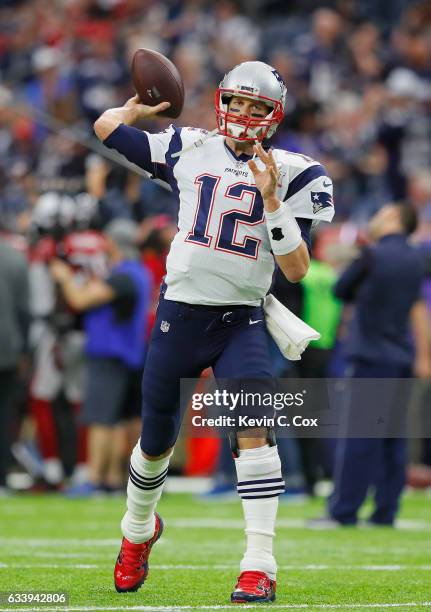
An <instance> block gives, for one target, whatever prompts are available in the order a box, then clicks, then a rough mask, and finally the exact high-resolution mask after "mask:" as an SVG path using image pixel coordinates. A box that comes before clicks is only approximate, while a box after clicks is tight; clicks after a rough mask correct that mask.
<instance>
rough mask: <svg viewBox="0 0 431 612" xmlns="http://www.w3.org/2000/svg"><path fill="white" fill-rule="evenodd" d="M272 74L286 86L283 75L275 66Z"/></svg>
mask: <svg viewBox="0 0 431 612" xmlns="http://www.w3.org/2000/svg"><path fill="white" fill-rule="evenodd" d="M272 74H273V75H274V76H275V78H276V79H277V81H278V82H279V83H281V84H282V85H283V86H284V87H286V85H285V83H284V80H283V77H282V76H281V74H280V73H279V72H278V70H275V68H274V70H273V71H272Z"/></svg>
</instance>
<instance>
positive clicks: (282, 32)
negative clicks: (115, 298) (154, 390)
mask: <svg viewBox="0 0 431 612" xmlns="http://www.w3.org/2000/svg"><path fill="white" fill-rule="evenodd" d="M140 47H147V48H151V49H154V50H157V51H160V52H161V53H163V54H165V55H167V56H168V57H170V58H171V59H172V60H173V61H174V63H175V64H176V65H177V67H178V69H179V71H180V73H181V75H182V77H183V79H184V84H185V91H186V101H185V105H184V111H183V113H182V115H181V116H180V118H179V119H177V120H176V123H177V124H178V125H190V126H196V127H202V128H207V129H213V128H214V126H215V115H214V110H213V98H214V91H215V88H216V87H217V85H218V83H219V81H220V80H221V78H222V77H223V75H224V74H225V72H227V71H228V70H229V69H230V68H231V67H232V66H233V65H235V64H237V63H239V62H242V61H247V60H254V59H259V60H263V61H266V62H268V63H270V64H272V65H273V66H274V67H275V68H276V69H277V70H278V71H279V73H280V74H281V75H282V76H283V78H284V79H285V82H286V84H287V88H288V102H287V112H286V117H285V120H284V122H283V124H282V125H281V126H280V128H279V130H278V132H277V134H276V136H275V137H274V139H273V145H274V146H276V147H277V146H279V147H281V148H285V149H288V150H290V151H295V152H301V153H305V154H306V155H309V156H311V157H313V158H315V159H316V160H318V161H319V162H321V163H322V164H324V165H325V166H326V168H327V172H328V175H329V176H331V177H332V179H333V182H334V194H335V204H336V215H335V222H334V223H333V224H332V225H331V226H329V227H323V225H325V224H322V226H320V227H318V228H317V232H316V236H315V249H314V255H315V258H316V259H315V261H314V262H313V266H314V270H313V273H312V274H310V275H309V276H308V277H307V278H306V279H305V280H304V282H303V283H302V284H301V285H299V286H298V287H293V286H289V285H288V284H286V283H285V282H284V281H283V279H278V284H279V285H280V287H279V293H280V294H281V295H283V296H284V297H285V299H286V302H287V303H289V305H290V307H291V308H292V309H293V310H294V311H295V312H297V313H298V314H301V315H302V316H303V317H304V318H305V319H306V320H308V322H309V323H310V324H312V325H315V326H318V324H317V323H316V322H315V321H316V317H317V318H318V319H319V320H320V323H322V312H324V313H325V316H324V319H325V322H324V326H325V330H324V331H325V333H323V334H322V340H321V344H320V345H319V346H317V345H316V349H317V350H318V349H319V348H320V349H321V350H322V351H323V352H322V353H321V355H324V359H318V360H317V361H318V364H317V365H318V367H317V366H316V362H313V363H312V364H311V365H310V364H309V365H310V367H311V371H310V369H309V370H308V371H306V372H305V374H307V375H309V376H310V375H311V376H323V375H325V374H331V375H334V376H340V375H342V374H343V367H344V365H343V364H344V362H343V356H342V347H343V333H344V331H343V330H344V320H345V317H346V316H347V315H346V311H344V314H343V311H342V307H341V304H340V303H339V302H337V300H336V299H335V298H334V297H333V296H332V293H331V287H332V285H333V284H334V283H335V280H336V278H337V274H338V273H339V271H340V270H341V269H342V268H343V266H345V265H346V264H347V263H348V262H349V261H350V260H351V259H352V257H354V255H355V253H356V252H357V249H358V246H360V245H361V244H363V243H365V242H366V240H367V232H366V227H367V222H368V220H369V218H370V217H371V216H372V215H373V214H374V213H375V212H376V211H377V210H379V209H380V208H381V207H382V206H383V205H384V204H385V203H387V202H394V201H403V202H405V203H407V204H408V205H409V206H411V207H412V208H413V209H414V210H415V211H416V213H417V215H418V219H419V224H418V228H417V230H416V232H415V233H414V235H413V241H414V242H415V243H417V244H419V245H422V246H423V249H424V257H426V256H427V251H428V245H429V248H430V249H431V174H430V172H429V169H430V167H431V5H430V3H429V2H425V1H424V2H422V1H417V2H416V1H413V0H392V1H391V2H388V1H387V0H332V1H327V2H318V1H313V0H301V1H299V0H297V1H296V0H292V1H289V2H285V1H282V0H247V1H245V0H244V1H240V0H238V1H235V0H219V1H217V2H212V1H210V0H206V1H205V0H163V2H160V1H158V0H32V1H31V2H25V1H22V2H18V1H16V0H15V1H13V2H12V1H10V2H8V1H7V0H2V1H0V77H1V84H0V229H1V238H0V242H2V243H8V244H9V245H10V246H11V247H12V249H14V250H15V251H17V252H18V253H21V255H20V256H22V257H25V258H26V259H27V262H28V266H27V270H28V271H29V283H30V285H29V287H30V288H29V291H30V297H29V308H28V313H27V314H28V321H23V319H25V317H21V318H20V321H21V322H22V329H23V330H24V331H23V334H24V335H25V338H26V339H25V343H24V345H23V346H22V347H21V348H20V349H19V350H18V348H17V349H16V350H15V353H16V359H15V357H12V358H11V361H10V362H8V363H7V362H5V363H4V364H3V363H2V362H1V360H0V373H2V372H5V373H6V376H5V377H4V378H2V377H0V384H4V385H6V383H7V382H8V381H10V376H9V375H8V373H10V372H12V371H13V372H14V373H15V372H18V379H19V381H20V383H19V384H18V385H17V387H16V388H15V389H14V402H13V403H14V409H13V410H12V415H11V419H10V420H9V421H8V425H7V432H8V437H7V439H4V438H3V439H2V440H1V441H0V447H2V449H3V450H2V453H3V456H4V454H5V449H6V447H7V449H9V447H12V449H13V450H14V461H19V462H20V463H21V464H23V465H25V466H26V469H27V470H29V471H30V472H31V473H32V474H33V475H34V479H35V483H36V484H37V483H41V482H42V483H43V485H44V486H53V487H58V486H61V484H62V483H63V482H64V479H65V478H66V477H71V476H75V477H76V481H77V482H79V478H80V476H79V473H80V469H81V467H82V466H84V465H85V464H86V462H87V455H88V453H87V451H88V448H87V441H86V429H85V427H84V425H83V424H82V422H81V420H80V418H79V410H80V408H79V406H80V404H81V403H82V401H83V398H82V389H83V388H85V386H83V385H82V384H81V383H80V382H79V381H80V380H81V379H80V378H79V376H80V375H81V374H82V373H79V372H78V374H77V370H79V368H80V367H83V366H82V359H81V358H82V356H83V352H84V350H83V348H82V347H83V344H84V341H85V338H84V337H83V335H84V332H83V331H82V329H83V326H82V320H81V316H80V315H77V314H76V313H74V312H73V309H71V308H70V307H69V306H67V304H65V303H64V300H62V299H61V298H62V296H61V295H59V292H58V291H57V290H56V285H55V281H54V278H53V277H52V275H51V272H50V264H51V262H52V260H53V259H55V258H61V259H62V260H64V261H67V262H68V263H69V264H71V266H72V267H73V270H74V273H76V275H77V278H78V277H79V278H80V279H81V280H80V281H79V282H86V280H88V278H92V277H100V278H104V277H105V276H106V274H107V270H108V269H109V257H108V256H107V253H108V252H107V249H106V245H105V243H104V241H105V235H104V233H103V231H104V228H105V227H106V226H107V225H108V224H109V223H112V221H113V220H116V219H128V220H130V221H133V222H134V223H136V228H135V229H136V244H137V245H138V246H139V249H140V254H139V259H140V261H141V262H142V266H143V267H144V268H146V269H147V271H148V273H149V274H150V276H151V283H152V287H153V290H152V296H151V299H150V300H149V306H148V312H147V313H146V317H148V322H149V329H150V328H151V324H152V321H153V318H154V310H155V306H156V303H157V288H158V286H159V284H160V281H161V279H162V277H163V274H164V261H165V257H166V253H167V251H168V249H169V244H170V240H171V239H172V237H173V235H174V233H175V230H176V213H177V211H176V204H175V200H174V198H173V196H172V194H171V193H170V192H169V190H166V189H164V188H163V187H162V186H160V185H159V184H157V183H156V182H153V181H149V180H147V179H146V178H143V177H142V176H139V175H138V174H136V172H135V171H134V170H133V169H130V168H129V167H127V166H124V165H120V164H119V163H116V162H113V161H112V160H111V159H109V158H108V157H107V156H108V155H109V154H110V152H109V151H108V150H106V149H105V150H104V148H103V147H101V146H100V144H99V143H98V141H97V140H96V139H95V137H94V135H93V130H92V124H93V122H94V121H95V120H96V119H97V118H98V116H99V115H100V114H101V113H102V112H103V111H104V110H105V109H107V108H111V107H115V106H121V105H122V104H123V103H124V102H125V101H126V100H127V99H128V98H129V97H131V96H132V95H133V94H134V92H133V89H132V86H131V81H130V64H131V58H132V56H133V53H134V51H135V50H136V49H137V48H140ZM168 123H169V121H167V120H159V121H157V122H154V123H150V124H145V125H142V127H143V128H147V129H149V130H152V131H157V130H159V129H164V127H166V125H167V124H168ZM13 265H18V267H19V263H16V262H15V263H13V264H11V266H13ZM0 271H1V269H0ZM314 281H315V282H314ZM427 282H428V281H427ZM24 284H25V283H24ZM276 284H277V282H276ZM5 291H6V292H7V289H5V288H4V287H3V288H2V287H0V295H1V294H2V292H3V293H4V292H5ZM316 291H317V292H318V296H317V294H316ZM24 296H25V291H20V292H19V299H18V300H17V309H18V308H19V305H20V303H21V305H22V302H23V300H24ZM425 296H428V298H427V299H428V300H429V307H430V309H431V291H429V288H428V291H427V292H425ZM20 300H21V302H20ZM317 300H318V301H319V304H320V306H319V312H318V313H317V311H316V309H315V307H313V304H315V303H316V301H317ZM2 304H3V302H2V301H1V299H0V307H1V305H2ZM322 305H324V306H322ZM347 314H348V313H347ZM84 327H85V326H84ZM27 332H28V333H27ZM0 337H1V336H0ZM27 338H28V340H27ZM47 338H48V339H47ZM71 338H72V340H71ZM65 339H66V340H65ZM147 339H148V334H147V335H146V336H145V337H143V338H142V343H143V346H145V344H146V342H147ZM66 345H67V346H66ZM340 347H341V349H340ZM12 352H13V351H12ZM77 355H78V357H77ZM47 364H48V365H47ZM274 365H275V368H276V371H277V373H278V374H289V372H290V374H292V372H291V370H289V366H288V364H287V362H284V360H282V358H281V356H280V355H279V354H277V352H276V351H275V350H274ZM44 368H45V370H44ZM46 368H48V369H46ZM50 368H51V369H50ZM65 370H67V375H64V376H63V374H64V372H65ZM310 372H311V373H310ZM294 373H295V375H298V371H295V372H294ZM299 374H301V372H299ZM54 375H55V376H56V377H57V378H55V381H56V382H55V384H53V376H54ZM74 377H75V378H74ZM6 395H7V394H6V391H5V393H4V395H3V397H4V398H6ZM26 415H31V418H28V417H27V416H26ZM129 416H130V415H129ZM134 416H136V415H134ZM120 420H121V419H120ZM4 431H6V429H4ZM134 431H136V430H134ZM122 435H124V437H123V441H124V440H125V439H126V437H127V436H126V430H125V429H124V430H122ZM132 437H133V436H131V438H132ZM23 441H24V442H25V443H24V442H23ZM130 444H133V441H132V442H129V446H130ZM126 447H127V443H126V442H124V457H128V454H129V453H128V450H127V448H126ZM211 448H212V447H211ZM7 452H8V450H7ZM6 454H7V453H6ZM206 456H207V455H206V454H205V452H202V449H201V450H199V448H197V447H196V448H194V447H193V445H190V444H188V446H187V445H186V448H185V450H184V457H183V459H182V463H181V465H180V468H179V469H181V470H183V471H185V472H186V473H189V474H198V473H202V472H205V471H206V472H207V473H208V472H210V471H211V470H212V469H213V468H214V466H215V459H214V453H212V452H209V451H208V457H210V458H209V459H208V460H203V458H204V457H206ZM417 459H418V457H417ZM5 461H9V459H4V461H3V463H5ZM0 463H2V461H0ZM295 465H296V464H295ZM199 466H200V467H199ZM295 469H296V468H295ZM299 469H301V468H299ZM0 476H1V474H0ZM2 478H3V482H2V481H1V480H0V487H1V486H2V485H5V481H4V474H3V477H2ZM111 484H112V488H113V489H115V488H116V487H117V485H118V484H119V483H118V482H114V483H111ZM108 488H109V487H108Z"/></svg>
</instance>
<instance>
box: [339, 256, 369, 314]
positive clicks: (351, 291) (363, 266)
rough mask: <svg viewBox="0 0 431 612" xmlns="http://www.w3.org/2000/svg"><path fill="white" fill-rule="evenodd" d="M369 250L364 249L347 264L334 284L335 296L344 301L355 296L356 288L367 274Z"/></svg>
mask: <svg viewBox="0 0 431 612" xmlns="http://www.w3.org/2000/svg"><path fill="white" fill-rule="evenodd" d="M370 257H371V252H370V251H369V250H368V249H364V250H363V251H362V253H361V255H360V256H359V257H358V258H357V259H355V260H354V261H352V263H351V264H350V265H349V266H347V268H346V269H345V270H344V272H343V273H342V274H341V276H340V278H339V279H338V281H337V282H336V284H335V286H334V295H335V297H337V298H339V299H341V300H343V301H344V302H351V301H352V300H354V298H355V293H356V290H357V289H358V287H359V285H360V284H361V283H362V281H363V280H364V278H365V277H366V275H367V271H368V268H369V263H370Z"/></svg>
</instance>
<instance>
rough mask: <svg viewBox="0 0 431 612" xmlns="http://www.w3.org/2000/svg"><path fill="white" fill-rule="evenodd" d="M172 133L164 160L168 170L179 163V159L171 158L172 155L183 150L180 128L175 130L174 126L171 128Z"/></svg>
mask: <svg viewBox="0 0 431 612" xmlns="http://www.w3.org/2000/svg"><path fill="white" fill-rule="evenodd" d="M172 128H173V130H174V133H173V134H172V138H171V141H170V143H169V148H168V150H167V152H166V156H165V160H166V163H167V165H168V166H169V167H170V168H173V167H174V166H175V164H176V163H178V161H179V159H180V158H179V157H175V158H172V155H173V154H174V153H178V151H181V149H182V148H183V141H182V139H181V128H177V127H175V126H174V125H173V126H172Z"/></svg>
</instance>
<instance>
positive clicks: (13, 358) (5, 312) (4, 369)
mask: <svg viewBox="0 0 431 612" xmlns="http://www.w3.org/2000/svg"><path fill="white" fill-rule="evenodd" d="M29 316H30V315H29V288H28V274H27V262H26V259H25V257H24V255H23V254H22V253H19V252H18V251H17V250H16V249H14V248H13V247H12V246H11V245H10V244H8V242H7V241H6V240H5V238H4V237H2V236H1V235H0V346H1V351H0V494H1V493H2V492H3V491H4V490H5V489H6V474H7V468H8V463H9V452H10V446H11V416H12V414H11V412H12V408H13V400H14V392H15V387H16V377H17V370H18V365H19V361H20V357H21V356H22V355H23V353H24V352H25V348H26V346H27V332H28V323H29Z"/></svg>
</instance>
